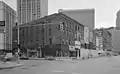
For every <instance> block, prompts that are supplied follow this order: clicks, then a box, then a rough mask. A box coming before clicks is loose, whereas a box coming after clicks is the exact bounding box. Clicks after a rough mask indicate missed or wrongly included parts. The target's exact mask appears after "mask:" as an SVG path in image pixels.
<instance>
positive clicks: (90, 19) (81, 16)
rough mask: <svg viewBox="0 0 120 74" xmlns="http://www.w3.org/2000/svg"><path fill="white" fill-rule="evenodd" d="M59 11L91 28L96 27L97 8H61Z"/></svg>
mask: <svg viewBox="0 0 120 74" xmlns="http://www.w3.org/2000/svg"><path fill="white" fill-rule="evenodd" d="M58 12H59V13H64V14H66V15H67V16H69V17H71V18H72V19H74V20H76V21H77V22H79V23H81V24H83V25H85V26H87V27H88V28H90V29H91V30H93V29H94V25H95V9H68V10H67V9H59V10H58Z"/></svg>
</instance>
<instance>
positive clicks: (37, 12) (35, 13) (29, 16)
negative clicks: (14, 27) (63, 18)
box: [17, 0, 48, 24]
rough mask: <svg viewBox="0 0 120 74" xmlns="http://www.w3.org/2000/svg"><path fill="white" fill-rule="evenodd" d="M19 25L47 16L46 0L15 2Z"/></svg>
mask: <svg viewBox="0 0 120 74" xmlns="http://www.w3.org/2000/svg"><path fill="white" fill-rule="evenodd" d="M17 12H18V15H17V16H18V21H19V24H24V23H27V22H29V21H32V20H36V19H39V18H41V17H43V16H46V15H48V0H17Z"/></svg>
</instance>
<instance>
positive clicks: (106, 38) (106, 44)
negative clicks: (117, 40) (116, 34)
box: [95, 28, 112, 51]
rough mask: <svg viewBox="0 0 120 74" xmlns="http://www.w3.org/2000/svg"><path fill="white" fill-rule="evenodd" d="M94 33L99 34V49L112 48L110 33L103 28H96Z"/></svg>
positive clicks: (107, 49) (108, 49) (106, 49)
mask: <svg viewBox="0 0 120 74" xmlns="http://www.w3.org/2000/svg"><path fill="white" fill-rule="evenodd" d="M95 33H97V34H98V35H99V39H100V49H102V50H104V51H111V50H112V34H111V33H110V32H109V31H107V30H106V29H104V28H101V29H96V30H95Z"/></svg>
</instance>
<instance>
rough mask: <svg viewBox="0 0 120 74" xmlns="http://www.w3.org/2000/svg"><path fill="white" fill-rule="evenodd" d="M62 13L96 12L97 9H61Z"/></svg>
mask: <svg viewBox="0 0 120 74" xmlns="http://www.w3.org/2000/svg"><path fill="white" fill-rule="evenodd" d="M60 10H61V11H62V12H69V11H95V8H89V9H59V10H58V12H59V11H60Z"/></svg>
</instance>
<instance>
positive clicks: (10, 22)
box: [0, 1, 16, 51]
mask: <svg viewBox="0 0 120 74" xmlns="http://www.w3.org/2000/svg"><path fill="white" fill-rule="evenodd" d="M15 20H16V12H15V10H13V9H12V8H11V7H10V6H8V5H7V4H6V3H4V2H3V1H0V38H3V39H0V50H6V51H11V50H12V28H13V27H14V26H15ZM2 22H4V23H3V24H2ZM2 40H3V41H2ZM1 42H2V43H1Z"/></svg>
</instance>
